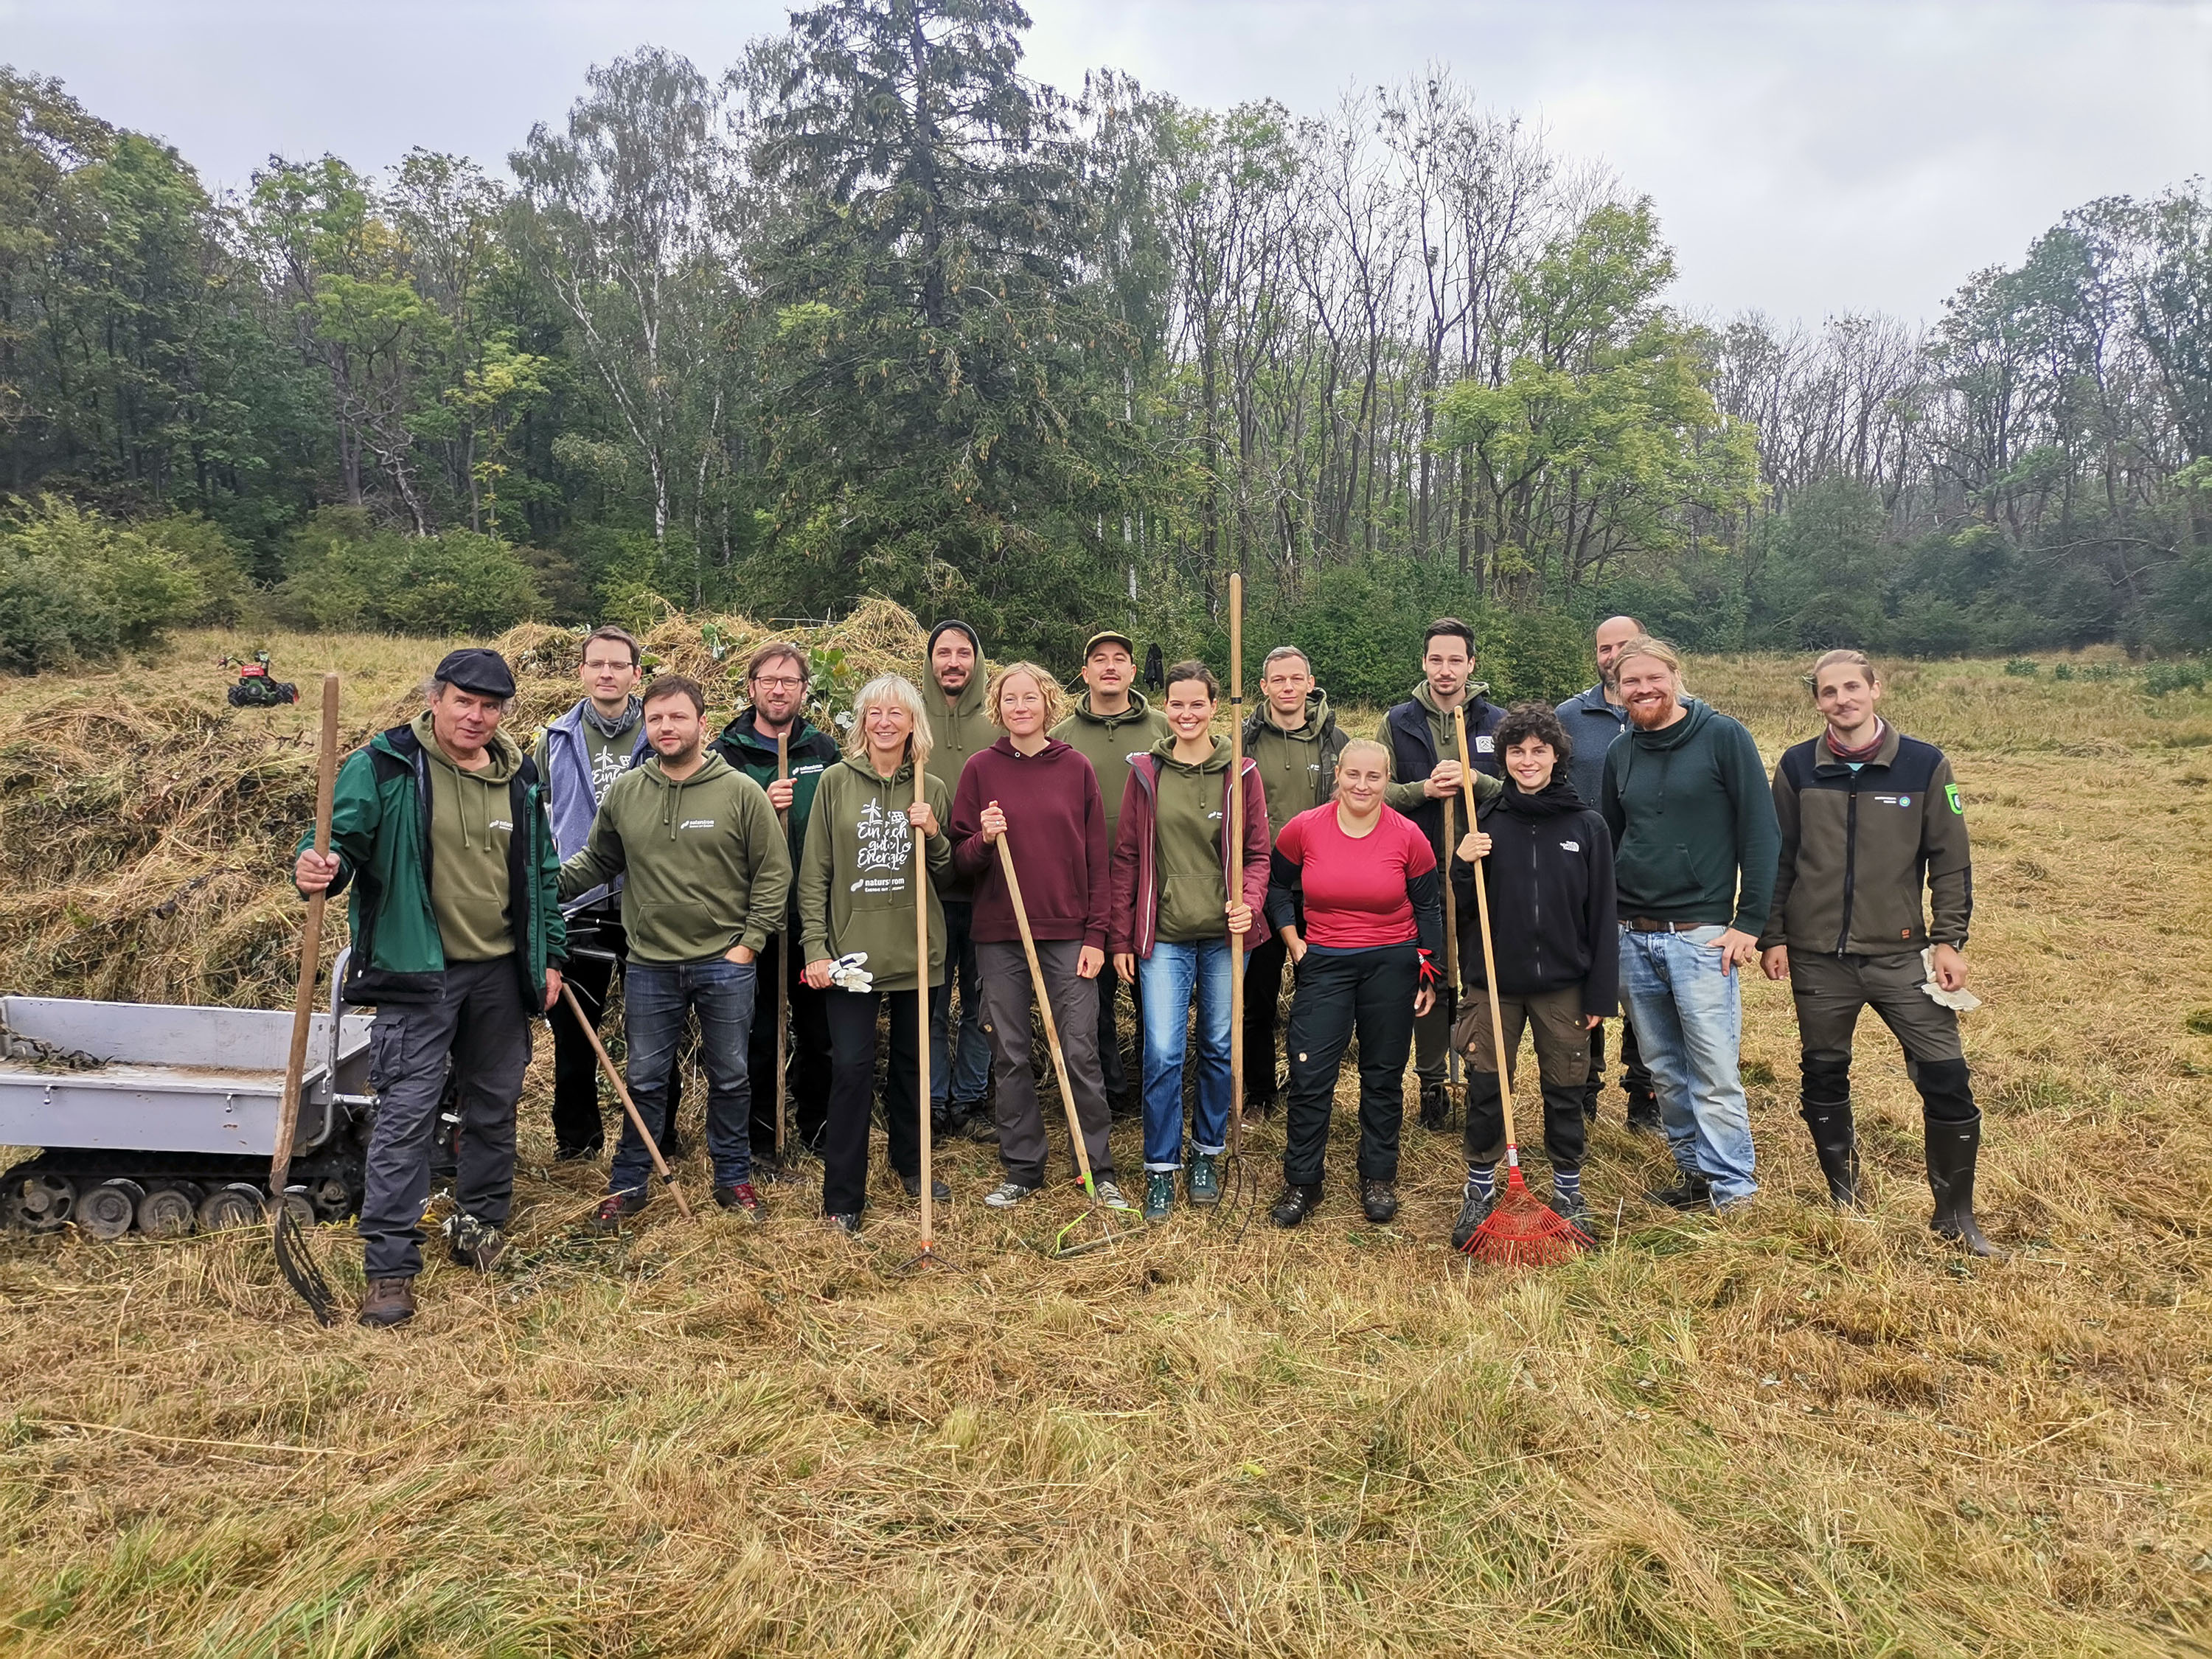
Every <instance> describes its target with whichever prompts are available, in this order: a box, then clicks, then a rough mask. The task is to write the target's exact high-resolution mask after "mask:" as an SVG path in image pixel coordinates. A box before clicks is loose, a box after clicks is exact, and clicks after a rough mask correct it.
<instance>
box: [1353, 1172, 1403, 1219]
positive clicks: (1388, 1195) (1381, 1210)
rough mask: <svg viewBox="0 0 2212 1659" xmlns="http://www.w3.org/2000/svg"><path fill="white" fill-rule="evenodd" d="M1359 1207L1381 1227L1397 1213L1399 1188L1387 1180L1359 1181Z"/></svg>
mask: <svg viewBox="0 0 2212 1659" xmlns="http://www.w3.org/2000/svg"><path fill="white" fill-rule="evenodd" d="M1359 1207H1360V1209H1361V1210H1362V1211H1364V1212H1365V1213H1366V1216H1367V1218H1368V1219H1369V1220H1370V1221H1371V1222H1373V1223H1374V1224H1375V1225H1376V1226H1378V1227H1379V1226H1381V1225H1383V1223H1384V1222H1386V1221H1389V1220H1391V1219H1393V1218H1395V1216H1396V1215H1397V1213H1398V1189H1397V1188H1395V1187H1394V1186H1392V1185H1391V1184H1390V1183H1389V1182H1387V1181H1363V1182H1360V1183H1359Z"/></svg>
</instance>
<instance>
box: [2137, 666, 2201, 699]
mask: <svg viewBox="0 0 2212 1659" xmlns="http://www.w3.org/2000/svg"><path fill="white" fill-rule="evenodd" d="M2203 689H2204V665H2203V663H2201V662H2197V661H2193V660H2191V659H2188V658H2180V659H2176V660H2174V661H2172V662H2154V663H2153V664H2151V665H2150V666H2148V668H2146V669H2144V670H2143V690H2145V691H2148V693H2149V694H2150V695H2151V696H2154V697H2163V696H2166V695H2167V694H2168V693H2169V692H2173V691H2202V690H2203Z"/></svg>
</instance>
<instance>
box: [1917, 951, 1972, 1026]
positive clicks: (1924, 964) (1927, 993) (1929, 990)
mask: <svg viewBox="0 0 2212 1659" xmlns="http://www.w3.org/2000/svg"><path fill="white" fill-rule="evenodd" d="M1920 971H1921V972H1922V973H1923V974H1925V975H1928V982H1927V983H1926V984H1924V985H1923V986H1922V987H1920V993H1921V994H1922V995H1923V996H1924V997H1927V998H1928V999H1929V1000H1930V1001H1932V1002H1934V1003H1935V1004H1936V1006H1937V1007H1939V1008H1955V1009H1957V1010H1958V1011H1959V1012H1960V1013H1962V1014H1963V1013H1965V1012H1966V1011H1967V1010H1968V1009H1969V1008H1978V1007H1980V1006H1982V1000H1981V999H1980V998H1979V997H1978V996H1976V995H1975V994H1973V993H1972V991H1947V990H1945V989H1944V988H1943V987H1942V986H1940V985H1938V984H1937V983H1936V947H1935V946H1934V945H1929V947H1928V948H1927V949H1926V950H1924V951H1922V952H1921V953H1920Z"/></svg>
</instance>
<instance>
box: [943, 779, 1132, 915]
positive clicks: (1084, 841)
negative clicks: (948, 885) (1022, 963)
mask: <svg viewBox="0 0 2212 1659" xmlns="http://www.w3.org/2000/svg"><path fill="white" fill-rule="evenodd" d="M993 801H996V802H998V803H999V805H1000V809H1001V810H1002V811H1004V812H1005V813H1006V840H1007V843H1008V845H1009V846H1011V847H1012V850H1013V855H1014V874H1015V876H1016V877H1017V878H1018V879H1019V880H1020V882H1021V884H1022V908H1023V909H1024V911H1025V912H1026V913H1027V914H1028V916H1029V923H1030V935H1031V936H1032V937H1033V938H1036V939H1080V940H1082V941H1083V943H1084V944H1085V945H1096V946H1097V948H1098V949H1100V950H1102V951H1103V950H1104V949H1105V948H1106V911H1107V904H1108V901H1109V898H1110V897H1111V896H1112V886H1113V877H1112V873H1111V872H1110V870H1109V865H1108V860H1109V858H1110V856H1111V854H1112V843H1111V842H1109V841H1108V840H1107V839H1106V805H1105V803H1104V802H1103V800H1101V799H1099V795H1098V775H1097V773H1096V772H1094V771H1092V770H1091V763H1090V762H1089V761H1087V760H1085V759H1084V757H1083V756H1082V755H1081V754H1080V753H1079V751H1078V750H1076V749H1075V748H1074V746H1073V744H1065V743H1061V742H1060V741H1059V740H1058V739H1057V738H1047V739H1046V740H1045V745H1044V747H1043V748H1042V749H1041V750H1038V751H1037V752H1036V754H1034V755H1024V754H1023V753H1022V752H1021V750H1018V749H1017V748H1015V747H1014V740H1013V739H1012V738H1000V739H999V740H998V742H996V743H994V744H992V745H991V746H990V747H989V748H988V749H986V750H983V751H982V753H981V754H979V755H977V756H976V757H975V758H974V759H973V760H971V761H969V763H968V764H967V766H966V767H965V768H964V769H963V770H962V771H961V774H960V787H959V788H958V789H957V790H956V791H954V793H953V796H952V867H953V868H954V869H955V870H956V871H957V872H959V873H960V875H961V876H962V877H963V878H964V879H966V880H967V881H968V883H969V885H970V887H971V889H972V890H973V891H974V893H975V926H974V933H975V939H976V941H977V942H978V943H979V944H984V945H992V944H1012V943H1014V942H1015V941H1017V940H1018V939H1020V938H1021V936H1022V930H1021V923H1020V922H1019V921H1017V920H1016V919H1015V916H1014V904H1013V900H1012V897H1011V896H1009V894H1008V892H1007V890H1006V872H1005V871H1004V870H1003V869H1001V868H1000V864H999V849H998V848H997V846H996V845H995V844H994V843H991V842H986V841H985V840H984V839H983V809H984V808H985V807H987V806H988V805H990V804H991V803H992V802H993Z"/></svg>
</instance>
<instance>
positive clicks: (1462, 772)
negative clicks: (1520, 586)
mask: <svg viewBox="0 0 2212 1659" xmlns="http://www.w3.org/2000/svg"><path fill="white" fill-rule="evenodd" d="M1452 741H1453V743H1454V744H1456V745H1457V746H1458V749H1459V779H1460V781H1459V787H1460V792H1461V793H1462V794H1463V795H1464V796H1466V798H1467V822H1468V828H1469V829H1473V828H1474V822H1475V818H1474V773H1473V772H1472V771H1470V770H1469V769H1468V759H1467V726H1466V724H1465V723H1464V721H1463V720H1462V718H1461V715H1460V711H1459V710H1458V709H1456V708H1455V709H1453V710H1452ZM1446 805H1449V802H1447V803H1446ZM1445 857H1446V859H1447V860H1449V857H1450V851H1449V848H1447V849H1446V852H1445ZM1444 868H1445V870H1446V872H1449V870H1450V868H1451V866H1450V865H1449V862H1447V863H1446V865H1445V866H1444ZM1474 905H1475V921H1476V926H1478V927H1480V928H1481V930H1482V977H1483V979H1484V981H1486V983H1485V985H1484V989H1485V990H1486V991H1487V992H1488V993H1489V994H1490V1040H1491V1042H1492V1043H1493V1044H1494V1045H1495V1046H1496V1048H1497V1053H1498V1100H1499V1102H1500V1103H1502V1104H1503V1105H1504V1109H1505V1157H1506V1160H1507V1162H1508V1164H1509V1165H1510V1167H1511V1168H1513V1169H1516V1170H1517V1169H1519V1168H1520V1167H1521V1137H1520V1136H1519V1135H1517V1134H1516V1133H1514V1129H1513V1085H1512V1083H1511V1081H1510V1079H1509V1077H1508V1074H1507V1073H1506V1069H1505V1020H1504V1016H1503V1015H1501V1014H1500V1013H1499V1012H1498V960H1497V958H1496V957H1494V956H1493V955H1492V952H1491V948H1490V891H1489V889H1488V887H1487V886H1486V884H1485V883H1484V881H1483V878H1482V870H1481V866H1480V865H1478V866H1476V868H1475V872H1474ZM1452 974H1453V975H1454V979H1455V981H1456V979H1457V975H1458V974H1459V960H1458V958H1457V957H1454V958H1453V960H1452Z"/></svg>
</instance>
